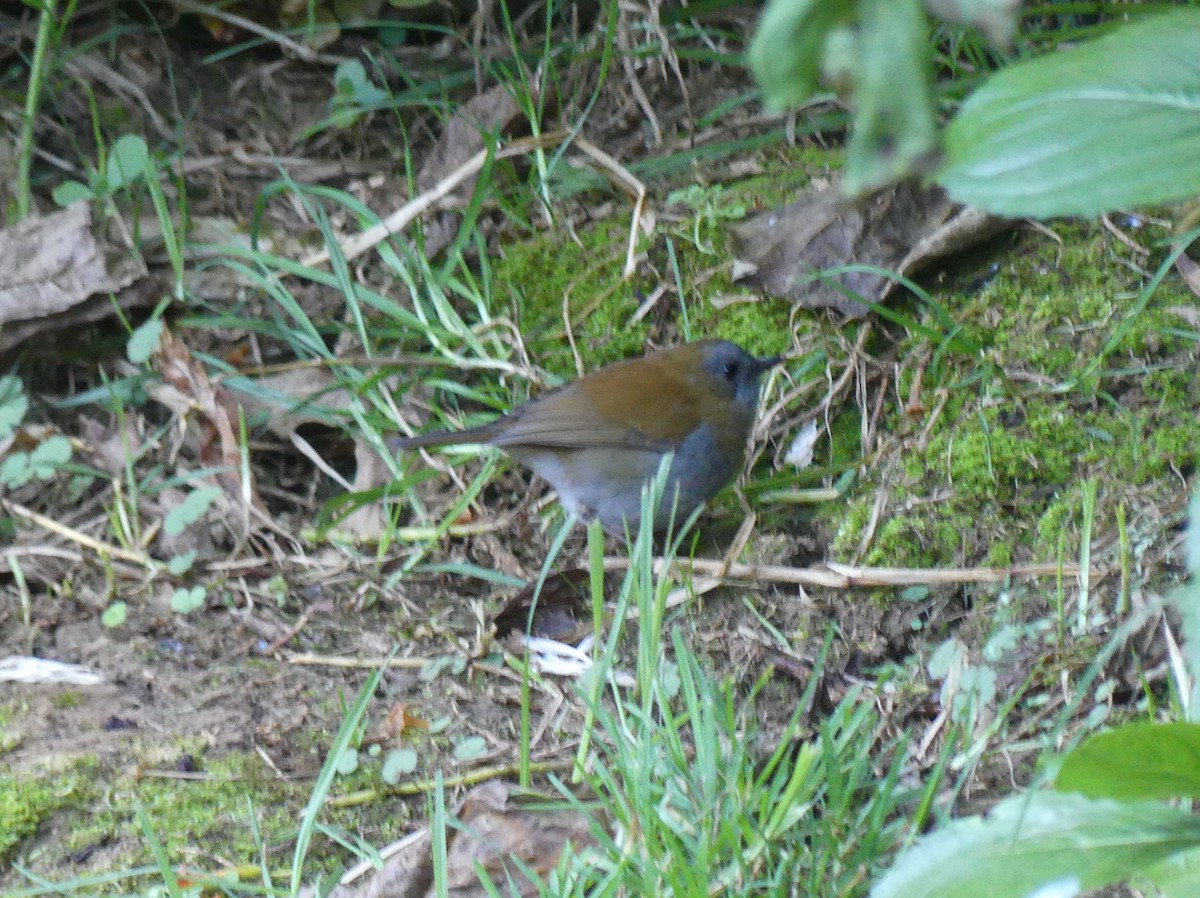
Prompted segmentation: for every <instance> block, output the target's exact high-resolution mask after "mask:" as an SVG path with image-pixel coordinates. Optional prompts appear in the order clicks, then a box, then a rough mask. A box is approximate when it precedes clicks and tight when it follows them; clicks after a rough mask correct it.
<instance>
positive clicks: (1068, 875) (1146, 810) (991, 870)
mask: <svg viewBox="0 0 1200 898" xmlns="http://www.w3.org/2000/svg"><path fill="white" fill-rule="evenodd" d="M1197 844H1200V819H1198V818H1196V817H1194V816H1192V815H1191V814H1190V813H1188V812H1186V811H1182V810H1180V809H1178V808H1173V807H1169V806H1167V805H1165V804H1159V803H1156V802H1139V803H1131V802H1130V803H1126V802H1119V801H1111V800H1108V799H1091V798H1085V797H1084V796H1082V795H1062V794H1058V793H1054V792H1039V793H1035V794H1032V795H1027V796H1026V795H1018V796H1016V797H1013V798H1009V799H1007V800H1005V801H1002V802H1001V803H1000V804H998V805H996V807H994V808H993V809H992V811H991V813H989V814H988V815H987V816H986V817H967V818H964V819H961V820H955V821H954V822H952V823H950V824H949V825H947V826H945V827H944V828H942V829H941V830H939V831H937V832H935V833H934V834H933V835H931V836H926V837H925V838H922V839H919V840H917V842H916V844H915V845H914V846H913V847H912V848H910V849H909V850H908V851H906V852H904V853H903V854H902V855H900V857H899V858H897V859H896V862H895V864H893V866H892V868H891V869H890V870H889V871H888V872H887V873H885V874H884V876H883V878H882V879H880V880H879V881H878V882H877V883H876V884H875V886H874V887H873V888H872V889H871V893H870V894H871V898H962V896H964V895H986V896H987V898H1026V896H1029V895H1032V894H1035V893H1037V890H1039V889H1043V888H1046V887H1049V886H1056V887H1058V891H1054V890H1049V891H1047V892H1046V893H1045V894H1047V895H1050V894H1065V895H1071V894H1079V893H1081V892H1082V891H1085V890H1088V889H1093V888H1096V887H1098V886H1101V885H1104V884H1106V883H1112V882H1120V881H1123V880H1125V879H1127V878H1129V877H1131V876H1134V875H1137V874H1138V873H1140V872H1141V871H1142V870H1145V869H1148V868H1149V867H1151V866H1152V865H1154V864H1157V863H1160V862H1162V861H1163V860H1165V859H1167V858H1169V857H1171V856H1172V855H1174V854H1176V853H1177V852H1180V851H1187V850H1190V849H1191V848H1193V847H1194V846H1196V845H1197ZM1071 889H1073V890H1071Z"/></svg>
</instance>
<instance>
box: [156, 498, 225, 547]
mask: <svg viewBox="0 0 1200 898" xmlns="http://www.w3.org/2000/svg"><path fill="white" fill-rule="evenodd" d="M219 495H221V488H220V487H217V486H202V487H200V489H197V490H192V491H191V492H190V493H188V494H187V496H186V498H184V500H183V501H182V502H180V503H179V504H178V505H176V506H175V507H174V508H172V509H171V510H170V511H168V512H167V517H166V519H165V520H164V521H163V532H165V533H166V534H167V536H178V535H179V534H181V533H183V531H184V530H185V529H186V528H187V526H188V525H189V524H193V523H195V522H196V521H198V520H200V518H202V517H203V516H204V513H205V512H206V511H208V509H209V507H210V506H211V505H212V504H213V502H215V501H216V499H217V496H219Z"/></svg>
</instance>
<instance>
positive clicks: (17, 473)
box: [0, 452, 33, 489]
mask: <svg viewBox="0 0 1200 898" xmlns="http://www.w3.org/2000/svg"><path fill="white" fill-rule="evenodd" d="M31 480H33V465H31V464H30V463H29V453H28V452H10V453H9V454H8V455H7V456H5V458H4V460H3V461H0V485H3V486H7V487H10V488H11V489H16V488H17V487H19V486H24V485H25V484H27V483H28V482H29V481H31Z"/></svg>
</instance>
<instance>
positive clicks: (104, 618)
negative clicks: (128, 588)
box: [100, 602, 129, 630]
mask: <svg viewBox="0 0 1200 898" xmlns="http://www.w3.org/2000/svg"><path fill="white" fill-rule="evenodd" d="M128 614H129V609H128V607H127V606H126V605H125V603H124V602H113V603H112V604H111V605H109V606H108V607H107V608H105V609H104V613H103V614H101V615H100V623H102V624H104V626H106V627H108V628H109V629H110V630H111V629H113V628H114V627H119V626H121V624H123V623H125V618H126V617H127V616H128Z"/></svg>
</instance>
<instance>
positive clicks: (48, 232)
mask: <svg viewBox="0 0 1200 898" xmlns="http://www.w3.org/2000/svg"><path fill="white" fill-rule="evenodd" d="M0 259H3V260H4V265H3V266H0V325H3V327H0V352H5V351H7V350H9V349H12V348H13V347H15V346H18V345H20V344H21V343H22V342H24V341H25V340H27V339H29V338H30V337H32V336H35V335H37V334H42V333H54V332H58V331H67V330H70V329H72V328H77V327H79V326H80V325H81V324H86V323H89V322H92V321H97V320H99V319H101V318H104V317H107V316H108V315H111V314H112V313H113V306H112V303H111V302H110V300H109V297H108V294H110V293H111V294H117V302H118V304H119V305H120V306H121V307H122V308H132V307H134V306H137V305H144V304H149V303H150V302H151V297H150V296H149V295H148V294H146V293H143V292H142V291H137V290H132V291H131V290H125V288H126V287H128V286H129V285H130V284H132V283H134V282H135V281H136V280H138V279H139V278H143V277H145V276H146V266H145V263H144V262H143V261H142V259H141V257H140V256H139V255H136V254H134V253H132V252H131V251H130V250H129V249H128V248H127V247H125V246H117V245H113V244H110V243H108V242H107V241H106V240H105V239H104V238H103V236H102V235H97V233H96V232H95V229H94V228H93V227H92V207H91V204H90V203H87V202H84V201H80V202H78V203H73V204H71V205H70V206H68V207H67V208H66V209H63V210H61V211H59V212H52V213H50V214H49V215H40V216H39V215H34V216H30V217H29V218H26V219H25V220H24V221H21V222H18V223H17V224H15V225H13V226H12V227H11V228H4V229H0Z"/></svg>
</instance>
